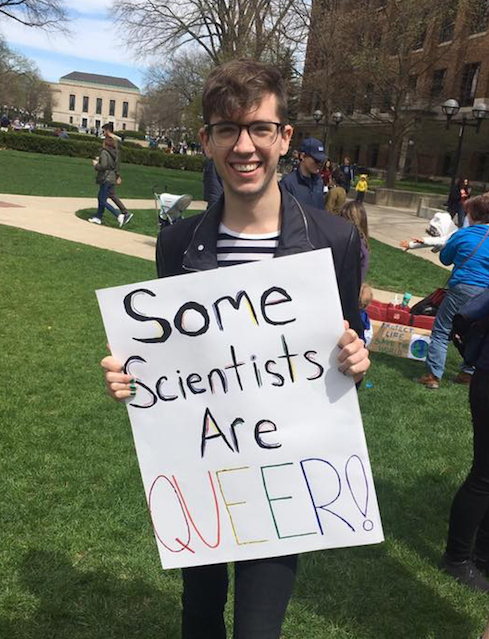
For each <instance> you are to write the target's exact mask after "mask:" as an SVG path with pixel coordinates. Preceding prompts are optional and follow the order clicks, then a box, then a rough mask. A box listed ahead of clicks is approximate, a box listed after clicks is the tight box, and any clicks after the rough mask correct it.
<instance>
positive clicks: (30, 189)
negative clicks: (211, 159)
mask: <svg viewBox="0 0 489 639" xmlns="http://www.w3.org/2000/svg"><path fill="white" fill-rule="evenodd" d="M0 175H1V176H2V177H1V187H0V192H2V193H18V194H23V195H50V196H57V197H96V195H97V191H98V186H97V185H96V184H95V171H94V169H93V166H92V163H91V161H90V160H87V159H84V158H70V157H62V156H58V155H44V154H41V153H25V152H22V151H7V150H1V151H0ZM121 175H122V185H121V186H120V187H119V188H118V189H117V193H118V194H119V196H120V197H121V199H124V198H152V197H153V186H154V185H157V189H156V190H157V192H160V193H161V192H163V191H167V190H168V191H169V192H170V193H189V194H190V195H192V197H193V198H194V199H196V200H201V199H202V173H195V172H191V171H177V170H174V169H162V168H159V167H150V166H138V165H136V164H123V165H122V167H121Z"/></svg>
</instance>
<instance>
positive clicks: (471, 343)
mask: <svg viewBox="0 0 489 639" xmlns="http://www.w3.org/2000/svg"><path fill="white" fill-rule="evenodd" d="M488 336H489V288H485V289H483V291H482V292H481V293H479V295H476V296H475V297H472V298H471V299H470V300H469V301H468V302H466V303H465V304H464V305H463V306H462V308H461V309H460V310H459V312H458V313H456V314H455V316H454V318H453V324H452V331H451V333H450V339H451V340H452V342H453V343H454V345H455V347H456V348H457V350H458V352H459V353H460V355H461V356H462V357H463V359H464V362H465V363H466V364H469V365H470V366H474V365H475V363H476V361H477V358H478V357H479V353H480V350H481V348H482V345H483V343H484V340H485V339H486V338H487V337H488Z"/></svg>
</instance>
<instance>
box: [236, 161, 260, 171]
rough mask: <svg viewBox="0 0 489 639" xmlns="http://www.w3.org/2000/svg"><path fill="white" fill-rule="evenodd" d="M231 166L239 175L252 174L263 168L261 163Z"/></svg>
mask: <svg viewBox="0 0 489 639" xmlns="http://www.w3.org/2000/svg"><path fill="white" fill-rule="evenodd" d="M231 166H232V167H233V169H234V170H235V171H237V172H238V173H251V172H252V171H255V170H256V169H257V168H258V167H259V166H261V162H247V163H243V164H237V163H233V164H231Z"/></svg>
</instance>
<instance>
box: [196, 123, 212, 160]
mask: <svg viewBox="0 0 489 639" xmlns="http://www.w3.org/2000/svg"><path fill="white" fill-rule="evenodd" d="M199 137H200V140H201V142H202V148H203V149H204V153H205V155H206V157H208V158H209V159H212V151H211V148H210V147H211V144H210V139H209V133H208V131H207V130H206V129H205V128H204V127H202V128H201V129H200V130H199Z"/></svg>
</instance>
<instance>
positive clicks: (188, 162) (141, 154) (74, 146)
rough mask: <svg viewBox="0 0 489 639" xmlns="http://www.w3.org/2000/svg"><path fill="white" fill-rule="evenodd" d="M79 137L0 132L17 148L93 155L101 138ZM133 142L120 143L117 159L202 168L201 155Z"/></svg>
mask: <svg viewBox="0 0 489 639" xmlns="http://www.w3.org/2000/svg"><path fill="white" fill-rule="evenodd" d="M79 137H81V138H82V140H78V139H76V140H75V139H72V137H71V136H70V138H69V139H68V140H64V139H62V138H58V137H56V136H46V135H45V134H42V135H38V134H37V133H31V134H30V135H19V134H18V133H4V132H0V145H1V146H3V147H6V148H8V149H15V150H17V151H29V152H31V153H48V154H50V155H67V156H70V157H78V158H94V157H95V156H96V155H98V154H99V153H100V147H101V140H97V139H96V138H93V137H91V136H89V135H81V136H79ZM73 138H74V136H73ZM87 138H88V139H87ZM137 146H138V145H136V144H134V145H133V144H131V146H130V147H128V146H127V143H124V144H123V145H122V146H121V161H122V162H128V163H129V164H140V165H143V166H161V167H165V168H167V169H185V170H187V171H202V169H203V168H204V162H205V157H204V156H203V155H179V154H172V153H166V152H164V151H158V150H154V151H150V150H149V149H142V148H141V147H139V148H136V147H137Z"/></svg>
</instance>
